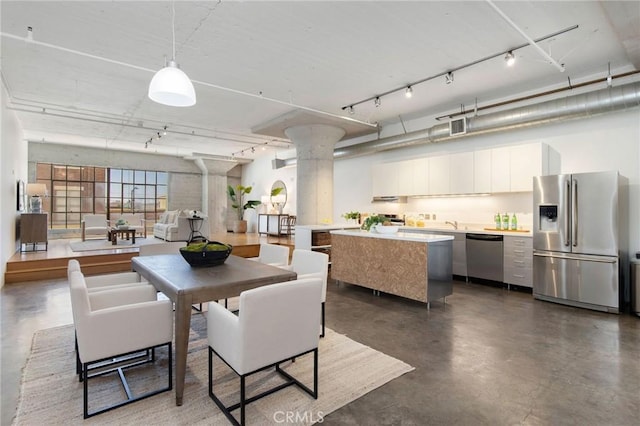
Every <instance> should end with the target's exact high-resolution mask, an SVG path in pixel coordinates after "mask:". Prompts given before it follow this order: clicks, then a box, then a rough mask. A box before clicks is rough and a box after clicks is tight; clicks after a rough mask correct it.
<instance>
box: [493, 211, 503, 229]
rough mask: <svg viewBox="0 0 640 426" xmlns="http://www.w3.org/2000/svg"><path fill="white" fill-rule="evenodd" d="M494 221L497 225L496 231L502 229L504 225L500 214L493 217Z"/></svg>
mask: <svg viewBox="0 0 640 426" xmlns="http://www.w3.org/2000/svg"><path fill="white" fill-rule="evenodd" d="M493 221H494V222H495V224H496V229H500V227H501V225H502V219H500V213H496V214H495V216H493Z"/></svg>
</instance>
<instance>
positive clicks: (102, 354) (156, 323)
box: [69, 271, 173, 419]
mask: <svg viewBox="0 0 640 426" xmlns="http://www.w3.org/2000/svg"><path fill="white" fill-rule="evenodd" d="M69 286H70V295H71V310H72V314H73V322H74V326H75V329H76V336H77V351H78V358H79V360H80V364H81V371H80V373H79V378H80V381H82V382H83V414H84V418H85V419H86V418H89V417H92V416H95V415H97V414H100V413H104V412H105V411H109V410H112V409H114V408H117V407H120V406H123V405H126V404H129V403H132V402H135V401H138V400H141V399H144V398H148V397H150V396H152V395H156V394H158V393H161V392H165V391H168V390H171V389H172V388H173V382H172V377H173V376H172V374H173V373H172V343H171V342H172V337H173V311H172V304H171V302H170V301H168V300H152V301H142V302H139V303H135V302H132V298H131V297H130V296H131V294H133V293H140V292H142V291H146V292H148V293H149V294H148V295H147V297H148V298H154V297H155V289H154V288H153V286H151V285H147V286H144V287H142V286H137V287H129V288H123V289H112V290H104V291H99V292H94V293H90V292H89V291H88V290H87V286H86V283H85V279H84V276H83V275H82V273H81V272H78V271H73V272H71V274H70V281H69ZM118 299H119V300H120V303H115V301H116V300H118ZM127 302H129V303H127ZM164 346H166V348H167V358H168V361H167V367H168V370H169V371H168V384H167V386H166V387H162V388H160V389H157V390H153V391H147V392H145V393H142V394H139V395H134V393H133V392H132V391H131V389H130V387H129V385H128V384H127V380H126V377H125V370H126V369H127V368H132V367H133V366H135V365H139V364H141V363H143V362H144V363H147V362H155V359H156V356H155V355H156V353H155V349H156V348H159V347H164ZM138 352H143V353H145V354H146V357H145V360H144V361H139V360H138V361H136V362H134V363H129V362H126V361H125V362H124V365H122V364H118V365H117V366H116V365H114V364H113V363H112V362H113V360H114V358H119V357H123V356H124V357H126V356H130V355H132V354H135V353H138ZM105 363H107V364H108V366H113V368H111V369H107V371H117V372H118V376H119V378H120V380H121V381H122V385H123V387H124V389H126V390H127V392H126V395H127V398H126V399H125V400H124V401H121V402H119V403H116V404H113V405H110V406H107V407H101V408H93V409H92V411H89V406H90V404H89V380H90V379H92V378H94V377H97V376H102V375H104V374H105V373H106V372H105V371H98V372H94V371H95V368H94V367H95V366H96V365H101V366H102V365H104V364H105ZM91 405H92V406H93V404H91Z"/></svg>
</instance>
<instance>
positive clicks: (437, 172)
mask: <svg viewBox="0 0 640 426" xmlns="http://www.w3.org/2000/svg"><path fill="white" fill-rule="evenodd" d="M449 157H450V156H449V155H440V156H438V157H429V195H446V194H451V189H450V186H451V185H450V178H449V170H450V158H449Z"/></svg>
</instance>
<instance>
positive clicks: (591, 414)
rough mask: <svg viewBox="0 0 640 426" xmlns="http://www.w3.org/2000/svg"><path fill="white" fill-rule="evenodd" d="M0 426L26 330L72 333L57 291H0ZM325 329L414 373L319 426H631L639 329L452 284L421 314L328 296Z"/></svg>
mask: <svg viewBox="0 0 640 426" xmlns="http://www.w3.org/2000/svg"><path fill="white" fill-rule="evenodd" d="M1 296H2V304H1V307H2V417H1V418H2V425H9V424H10V422H11V418H12V417H13V415H14V412H15V409H16V403H17V397H18V389H19V382H20V374H21V369H22V366H23V365H24V362H25V360H26V356H27V354H28V351H29V348H30V344H31V337H32V335H33V332H34V331H35V330H37V329H41V328H47V327H55V326H58V325H62V324H69V323H71V322H72V319H71V312H70V303H69V295H68V290H67V284H66V282H65V281H64V280H57V281H51V282H38V283H24V284H10V285H6V286H5V287H4V288H3V289H2V291H1ZM327 326H328V327H330V328H332V329H334V330H336V331H338V332H340V333H344V334H346V335H347V336H349V337H351V338H352V339H354V340H357V341H359V342H361V343H363V344H366V345H369V346H371V347H373V348H376V349H378V350H380V351H382V352H384V353H387V354H389V355H392V356H394V357H397V358H399V359H401V360H403V361H405V362H407V363H409V364H411V365H412V366H414V367H415V371H413V372H410V373H408V374H406V375H404V376H402V377H400V378H398V379H396V380H393V381H391V382H390V383H388V384H387V385H385V386H382V387H381V388H378V389H376V390H374V391H372V392H370V393H369V394H367V395H365V396H363V397H362V398H360V399H358V400H356V401H354V402H353V403H351V404H349V405H347V406H345V407H343V408H341V409H340V410H338V411H336V412H334V413H331V414H330V415H328V416H326V417H325V418H324V419H323V420H324V421H323V424H327V425H349V424H354V425H449V424H459V425H471V424H472V425H485V424H486V425H513V424H526V425H550V424H553V425H563V424H571V425H575V424H580V425H605V424H606V425H637V424H638V421H639V418H640V318H637V317H634V316H631V315H629V314H623V315H613V314H604V313H598V312H592V311H587V310H583V309H578V308H572V307H566V306H562V305H556V304H552V303H547V302H541V301H535V300H533V298H532V296H531V295H530V294H527V293H524V292H517V291H507V290H505V289H500V288H495V287H489V286H484V285H477V284H466V283H462V282H456V283H455V285H454V294H453V295H452V296H450V297H448V298H447V304H446V305H444V304H443V303H441V302H434V303H432V306H431V310H430V311H428V310H427V309H426V307H425V305H423V304H420V303H417V302H412V301H409V300H404V299H401V298H397V297H393V296H389V295H382V296H380V297H376V296H373V295H372V292H371V291H370V290H366V289H362V288H358V287H355V286H349V285H340V286H337V285H335V284H333V283H332V284H330V285H329V291H328V295H327Z"/></svg>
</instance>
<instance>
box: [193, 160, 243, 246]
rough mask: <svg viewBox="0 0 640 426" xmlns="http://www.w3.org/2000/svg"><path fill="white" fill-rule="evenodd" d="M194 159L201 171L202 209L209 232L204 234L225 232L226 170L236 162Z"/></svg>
mask: <svg viewBox="0 0 640 426" xmlns="http://www.w3.org/2000/svg"><path fill="white" fill-rule="evenodd" d="M194 161H195V162H196V164H197V165H198V167H199V168H200V170H201V171H202V192H203V193H202V211H203V212H204V213H205V214H206V215H207V217H208V218H209V229H208V232H209V233H208V234H206V233H205V235H211V234H215V233H220V232H226V231H227V225H226V214H227V172H228V171H229V170H231V169H232V168H233V167H235V165H236V163H235V162H231V161H219V160H203V159H200V158H197V159H195V160H194ZM203 233H204V230H203Z"/></svg>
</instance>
